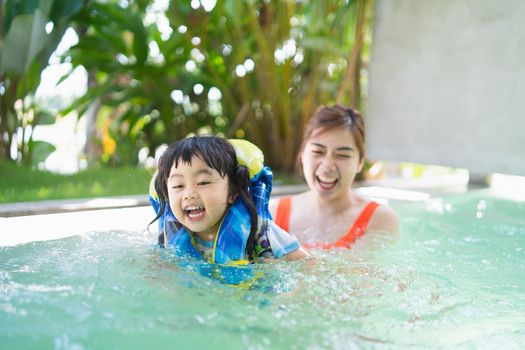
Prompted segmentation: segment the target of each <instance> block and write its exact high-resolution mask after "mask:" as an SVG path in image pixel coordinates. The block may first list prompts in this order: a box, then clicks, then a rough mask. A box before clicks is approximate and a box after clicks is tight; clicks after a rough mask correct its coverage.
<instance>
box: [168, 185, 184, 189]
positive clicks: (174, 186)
mask: <svg viewBox="0 0 525 350" xmlns="http://www.w3.org/2000/svg"><path fill="white" fill-rule="evenodd" d="M182 187H183V186H182V185H173V186H171V188H173V189H176V190H178V189H181V188H182Z"/></svg>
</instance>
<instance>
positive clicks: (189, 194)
mask: <svg viewBox="0 0 525 350" xmlns="http://www.w3.org/2000/svg"><path fill="white" fill-rule="evenodd" d="M183 197H184V199H196V198H197V197H198V194H197V192H196V191H195V189H194V188H193V187H191V186H187V187H186V190H185V191H184V196H183Z"/></svg>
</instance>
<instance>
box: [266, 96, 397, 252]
mask: <svg viewBox="0 0 525 350" xmlns="http://www.w3.org/2000/svg"><path fill="white" fill-rule="evenodd" d="M297 160H298V167H299V165H300V164H302V172H303V175H304V177H305V179H306V182H307V184H308V187H309V190H308V191H307V192H305V193H301V194H298V195H294V196H292V197H286V198H279V199H274V200H272V201H271V202H270V212H271V214H272V216H273V218H274V221H275V223H276V224H277V225H279V226H280V227H281V228H283V229H284V230H286V231H288V232H289V233H291V234H293V235H295V236H296V237H297V238H298V239H299V242H300V243H301V245H302V246H304V247H307V248H324V249H331V248H349V247H350V246H351V245H352V244H354V242H355V241H356V240H357V239H358V238H360V237H361V236H363V235H364V234H366V233H368V232H372V231H386V232H389V233H392V234H396V233H397V230H398V220H397V215H396V213H395V211H394V210H393V209H392V208H390V207H388V206H385V205H379V204H377V203H376V202H373V201H370V199H368V198H366V197H364V196H362V195H359V194H357V193H356V192H355V191H353V190H352V183H353V182H354V178H355V176H356V175H357V174H358V173H359V172H360V171H361V169H362V168H363V164H364V161H365V127H364V122H363V118H362V116H361V115H360V114H359V112H357V111H356V110H352V109H346V108H344V107H342V106H340V105H334V106H331V107H322V108H320V109H318V110H317V112H316V113H315V114H314V115H313V117H312V118H311V119H310V121H309V123H308V125H307V127H306V130H305V133H304V137H303V144H302V145H301V150H300V152H299V155H298V157H297Z"/></svg>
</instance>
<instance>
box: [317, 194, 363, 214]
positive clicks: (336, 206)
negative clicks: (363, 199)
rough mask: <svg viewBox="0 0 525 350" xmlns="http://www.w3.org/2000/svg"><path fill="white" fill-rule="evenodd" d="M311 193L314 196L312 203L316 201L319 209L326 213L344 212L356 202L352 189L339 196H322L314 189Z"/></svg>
mask: <svg viewBox="0 0 525 350" xmlns="http://www.w3.org/2000/svg"><path fill="white" fill-rule="evenodd" d="M311 195H312V196H313V200H312V203H314V205H315V206H316V207H317V210H318V211H319V212H320V213H323V214H324V215H340V214H341V213H342V212H344V211H346V210H348V209H349V208H351V207H352V206H353V203H354V200H353V199H354V198H353V195H352V192H351V191H350V190H348V191H347V192H345V193H342V194H341V195H339V196H337V197H330V198H322V197H320V196H318V195H317V193H315V192H313V191H312V192H311Z"/></svg>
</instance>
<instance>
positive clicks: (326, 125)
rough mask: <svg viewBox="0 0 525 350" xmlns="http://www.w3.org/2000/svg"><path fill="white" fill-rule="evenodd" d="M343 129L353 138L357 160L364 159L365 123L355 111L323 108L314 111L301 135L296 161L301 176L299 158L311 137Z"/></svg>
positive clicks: (338, 106) (332, 107)
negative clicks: (301, 140) (357, 152)
mask: <svg viewBox="0 0 525 350" xmlns="http://www.w3.org/2000/svg"><path fill="white" fill-rule="evenodd" d="M339 128H344V129H347V130H348V131H350V133H351V134H352V136H353V137H354V141H355V145H356V147H357V150H358V151H359V160H362V159H363V158H365V155H366V150H365V122H364V120H363V117H362V116H361V114H360V113H359V111H357V110H356V109H352V108H345V107H343V106H341V105H338V104H336V105H333V106H323V107H319V108H318V109H317V111H315V113H314V115H313V116H312V117H311V118H310V120H309V121H308V124H306V128H305V131H304V134H303V143H302V144H301V149H300V151H299V154H298V155H297V159H296V164H295V165H296V169H297V171H298V172H299V173H300V174H302V164H301V156H302V154H303V151H304V148H305V146H306V143H307V142H308V141H309V140H310V138H311V137H312V136H316V135H319V134H323V133H325V132H329V131H332V130H335V129H339Z"/></svg>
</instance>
